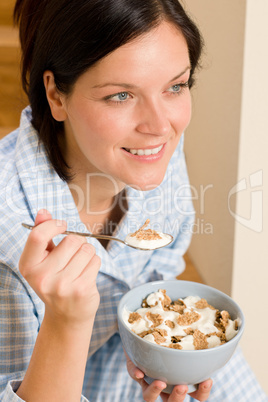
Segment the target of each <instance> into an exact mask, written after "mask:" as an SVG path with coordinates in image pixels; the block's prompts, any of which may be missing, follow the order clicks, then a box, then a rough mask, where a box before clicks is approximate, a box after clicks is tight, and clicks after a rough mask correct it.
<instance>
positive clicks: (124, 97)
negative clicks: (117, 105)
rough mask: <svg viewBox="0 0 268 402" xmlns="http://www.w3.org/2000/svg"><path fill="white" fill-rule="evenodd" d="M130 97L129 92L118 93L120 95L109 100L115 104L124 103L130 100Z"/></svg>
mask: <svg viewBox="0 0 268 402" xmlns="http://www.w3.org/2000/svg"><path fill="white" fill-rule="evenodd" d="M128 97H129V93H128V92H118V94H115V95H112V96H110V97H109V99H110V100H112V101H115V102H124V101H126V100H127V99H128Z"/></svg>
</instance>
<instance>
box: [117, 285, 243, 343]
mask: <svg viewBox="0 0 268 402" xmlns="http://www.w3.org/2000/svg"><path fill="white" fill-rule="evenodd" d="M123 319H124V322H125V324H126V325H127V326H128V327H129V329H130V330H131V331H133V332H135V333H136V334H137V335H139V336H140V337H142V338H143V339H144V340H146V341H148V342H152V343H155V344H158V345H162V346H165V347H169V348H173V349H182V350H195V349H210V348H214V347H216V346H220V345H221V344H223V343H226V342H228V341H229V340H231V339H232V338H233V337H234V336H235V335H236V334H237V332H238V326H239V321H238V320H231V318H230V315H229V313H228V312H227V311H221V312H220V311H219V310H217V309H215V308H214V307H213V306H211V305H209V304H208V303H207V301H206V300H205V299H201V298H200V297H199V296H188V297H186V298H184V299H178V300H176V301H175V302H172V301H171V299H170V298H169V297H168V296H167V295H166V291H165V290H161V289H160V290H159V291H158V292H154V293H151V294H150V295H149V296H148V297H147V298H146V299H145V300H144V302H143V306H142V307H141V308H139V309H138V310H136V311H135V312H130V311H127V310H125V311H124V313H123Z"/></svg>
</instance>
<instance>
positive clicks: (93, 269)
mask: <svg viewBox="0 0 268 402" xmlns="http://www.w3.org/2000/svg"><path fill="white" fill-rule="evenodd" d="M94 257H96V255H95V248H94V247H93V246H92V245H90V244H87V243H86V244H82V245H81V246H80V248H79V250H78V251H77V253H76V254H75V255H74V256H73V257H72V259H71V260H70V262H69V263H68V265H67V266H66V268H65V269H64V270H63V271H62V273H63V275H65V277H66V278H67V277H68V280H70V281H74V280H76V279H79V278H81V277H82V276H83V279H82V281H83V280H84V279H85V278H84V276H90V282H91V281H92V280H95V279H96V276H97V273H98V267H99V266H98V262H97V259H98V260H99V258H98V257H96V259H95V258H94ZM99 265H100V264H99Z"/></svg>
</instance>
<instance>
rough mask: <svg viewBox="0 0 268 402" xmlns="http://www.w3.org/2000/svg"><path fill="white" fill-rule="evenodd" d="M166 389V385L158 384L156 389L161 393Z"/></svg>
mask: <svg viewBox="0 0 268 402" xmlns="http://www.w3.org/2000/svg"><path fill="white" fill-rule="evenodd" d="M166 387H167V386H166V384H160V385H158V386H157V387H156V388H157V389H159V391H163V389H165V388H166Z"/></svg>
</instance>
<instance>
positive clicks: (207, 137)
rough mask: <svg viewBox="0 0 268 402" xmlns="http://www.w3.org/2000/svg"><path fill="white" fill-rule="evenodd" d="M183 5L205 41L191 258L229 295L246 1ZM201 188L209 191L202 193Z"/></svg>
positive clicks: (191, 151) (192, 170)
mask: <svg viewBox="0 0 268 402" xmlns="http://www.w3.org/2000/svg"><path fill="white" fill-rule="evenodd" d="M184 3H185V5H186V8H187V9H188V10H189V11H190V13H191V14H192V15H193V16H194V18H195V19H196V21H197V23H198V25H199V27H200V29H201V31H202V33H203V36H204V40H205V49H204V56H203V62H202V64H203V68H202V70H201V71H200V73H199V74H198V76H197V84H196V88H195V90H194V91H193V117H192V122H191V124H190V127H189V128H188V130H187V133H186V139H185V142H186V145H185V150H186V157H187V162H188V169H189V175H190V179H191V183H192V185H193V186H194V188H195V190H196V191H197V194H198V196H199V199H198V200H197V201H195V207H196V211H197V227H196V228H195V229H196V235H194V238H193V241H192V245H191V248H190V254H191V258H192V260H193V261H194V263H195V265H196V266H197V267H198V268H199V270H200V273H201V275H202V277H203V278H204V280H205V281H206V282H207V283H209V284H210V285H211V286H215V287H219V288H220V289H221V290H222V291H224V292H226V293H230V291H231V284H232V283H231V282H232V261H233V242H234V220H233V218H232V217H231V215H230V213H229V210H228V203H227V200H228V193H229V190H230V189H231V188H232V187H233V185H234V184H235V183H236V181H237V164H238V158H237V155H238V144H239V130H240V109H241V88H242V71H243V50H244V23H245V2H243V1H239V2H237V1H233V0H224V1H215V0H202V1H200V0H186V1H185V2H184ZM202 186H203V187H202ZM202 188H207V190H206V191H205V192H203V194H202ZM232 201H234V200H232ZM206 229H207V230H206Z"/></svg>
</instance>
